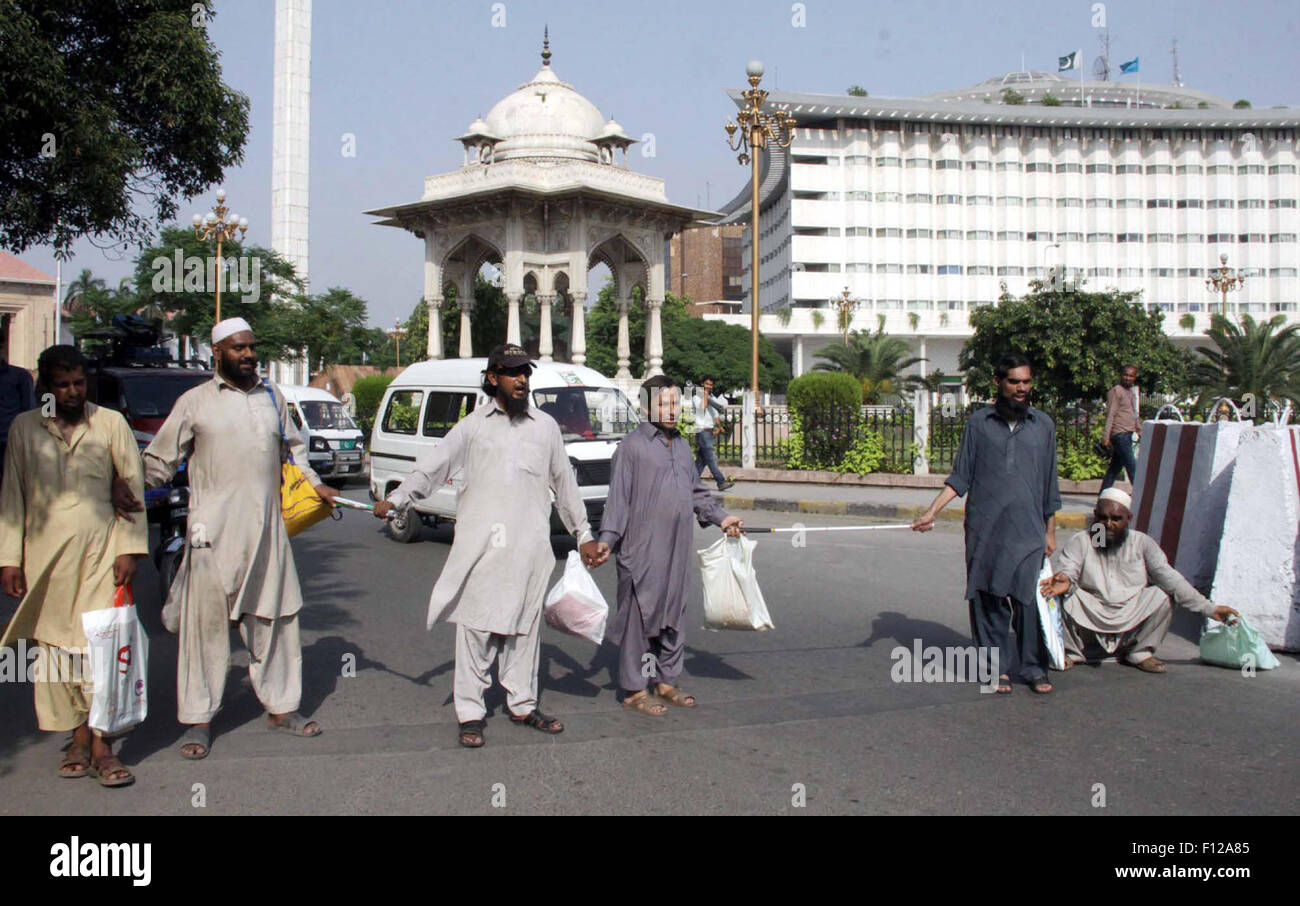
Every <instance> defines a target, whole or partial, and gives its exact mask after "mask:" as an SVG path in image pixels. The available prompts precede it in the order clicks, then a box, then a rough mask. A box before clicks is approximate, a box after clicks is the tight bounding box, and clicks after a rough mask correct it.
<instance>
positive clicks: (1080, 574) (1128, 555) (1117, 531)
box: [1040, 488, 1237, 673]
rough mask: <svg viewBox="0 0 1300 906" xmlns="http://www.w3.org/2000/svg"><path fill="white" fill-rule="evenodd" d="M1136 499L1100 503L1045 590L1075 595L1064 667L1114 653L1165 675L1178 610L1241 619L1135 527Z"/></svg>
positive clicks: (1111, 494) (1111, 491)
mask: <svg viewBox="0 0 1300 906" xmlns="http://www.w3.org/2000/svg"><path fill="white" fill-rule="evenodd" d="M1131 506H1132V500H1131V499H1130V498H1129V495H1128V494H1126V493H1124V492H1123V491H1121V490H1120V489H1119V488H1107V489H1106V490H1104V491H1102V492H1101V496H1100V497H1099V498H1098V499H1097V507H1096V509H1095V510H1093V522H1092V528H1091V530H1090V531H1087V532H1079V533H1078V534H1077V535H1075V536H1074V537H1073V538H1071V539H1070V540H1069V541H1067V542H1065V544H1064V545H1063V546H1062V547H1061V558H1060V563H1061V569H1060V571H1059V572H1057V573H1055V574H1054V575H1053V576H1052V577H1051V578H1050V579H1044V580H1043V581H1042V582H1041V583H1040V588H1041V590H1042V593H1043V595H1044V596H1045V597H1049V596H1054V595H1068V597H1067V598H1066V599H1065V607H1064V612H1063V614H1062V617H1063V620H1064V623H1065V669H1067V670H1068V669H1070V667H1072V666H1074V665H1075V664H1077V663H1079V662H1080V661H1084V660H1089V659H1099V658H1101V657H1103V656H1105V655H1114V656H1115V657H1116V658H1118V659H1119V660H1120V661H1122V662H1123V663H1126V664H1130V665H1131V666H1134V667H1137V668H1138V669H1139V670H1143V671H1145V672H1147V673H1164V672H1165V663H1164V661H1162V660H1160V659H1159V658H1158V657H1156V654H1155V652H1156V648H1158V647H1159V645H1160V643H1161V642H1162V641H1164V638H1165V635H1166V634H1167V633H1168V632H1169V623H1170V621H1171V620H1172V619H1173V614H1174V605H1175V604H1177V605H1178V606H1179V607H1186V608H1187V609H1188V610H1190V611H1192V612H1193V613H1198V614H1201V615H1202V616H1207V617H1213V618H1214V619H1216V620H1218V621H1219V622H1221V623H1226V622H1229V621H1230V620H1232V619H1234V618H1235V617H1236V616H1237V611H1235V610H1233V609H1232V608H1231V607H1225V606H1222V605H1220V606H1217V607H1216V606H1215V605H1214V604H1212V603H1210V601H1209V600H1208V599H1207V598H1206V597H1205V596H1204V595H1202V594H1201V593H1200V592H1198V591H1197V590H1196V589H1195V588H1193V587H1192V584H1191V583H1190V582H1188V581H1187V580H1186V579H1184V578H1183V577H1182V575H1181V574H1180V573H1179V572H1178V571H1177V570H1176V569H1174V568H1173V567H1172V566H1170V565H1169V559H1168V558H1167V557H1166V556H1165V552H1164V551H1162V550H1161V549H1160V545H1159V544H1157V543H1156V540H1155V539H1154V538H1152V537H1151V536H1150V535H1147V534H1144V533H1142V532H1139V531H1137V530H1136V529H1130V528H1129V522H1130V521H1131V520H1132V518H1133V514H1132V512H1130V507H1131Z"/></svg>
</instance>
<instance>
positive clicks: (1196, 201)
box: [1178, 198, 1205, 209]
mask: <svg viewBox="0 0 1300 906" xmlns="http://www.w3.org/2000/svg"><path fill="white" fill-rule="evenodd" d="M1178 207H1179V209H1184V208H1203V207H1205V200H1204V199H1201V198H1180V199H1178Z"/></svg>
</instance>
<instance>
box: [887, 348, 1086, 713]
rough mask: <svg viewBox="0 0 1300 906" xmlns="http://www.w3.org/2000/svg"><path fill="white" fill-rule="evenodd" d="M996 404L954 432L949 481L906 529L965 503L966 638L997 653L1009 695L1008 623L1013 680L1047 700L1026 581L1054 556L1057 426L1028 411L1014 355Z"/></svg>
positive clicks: (1002, 372) (1028, 371) (1020, 359)
mask: <svg viewBox="0 0 1300 906" xmlns="http://www.w3.org/2000/svg"><path fill="white" fill-rule="evenodd" d="M994 377H995V379H996V381H997V388H998V396H997V401H996V403H995V404H994V405H993V406H990V407H988V408H985V409H981V410H979V411H978V412H975V413H974V414H973V415H972V416H971V417H970V420H969V421H968V422H967V423H966V430H965V431H964V432H963V433H962V438H961V447H960V448H959V449H958V451H957V458H956V460H954V462H953V467H952V474H951V475H949V476H948V479H947V481H946V483H945V485H944V489H943V490H942V491H941V492H939V496H938V497H936V498H935V500H934V502H933V503H932V504H930V508H929V509H928V510H926V511H925V513H923V514H922V515H921V516H919V517H917V519H916V520H915V521H914V522H913V523H912V528H913V529H914V530H916V531H921V532H924V531H929V530H930V529H931V528H933V527H934V520H935V518H936V517H937V516H938V513H939V511H940V510H942V509H943V508H944V507H945V506H947V505H948V503H950V502H951V501H952V500H953V499H954V498H956V497H961V496H963V495H966V494H968V493H969V496H968V497H967V500H966V599H967V601H969V602H970V603H969V606H970V620H971V635H972V636H974V638H975V644H976V645H978V646H979V647H980V648H981V649H984V650H990V651H991V650H992V649H997V651H998V657H999V661H998V663H999V664H1000V665H1001V669H1002V673H1001V675H999V677H998V687H997V691H998V692H1001V693H1009V692H1010V691H1011V689H1012V686H1011V678H1010V675H1009V673H1008V670H1009V665H1010V664H1011V663H1012V660H1013V652H1012V650H1011V644H1010V629H1011V627H1012V625H1013V624H1014V627H1015V631H1016V641H1017V648H1018V649H1019V650H1018V652H1016V654H1018V656H1019V662H1020V677H1021V679H1023V680H1024V681H1025V682H1026V683H1028V684H1029V686H1030V688H1032V689H1033V690H1034V691H1035V692H1038V693H1043V694H1045V693H1048V692H1051V691H1052V685H1051V683H1049V682H1048V681H1047V671H1046V669H1045V665H1046V664H1047V646H1046V644H1045V643H1044V641H1043V637H1042V633H1041V631H1040V627H1039V625H1038V606H1037V599H1036V597H1035V588H1034V586H1035V583H1036V582H1037V581H1038V575H1039V573H1040V572H1041V571H1042V568H1043V557H1044V554H1046V555H1048V556H1050V555H1051V554H1052V552H1053V551H1055V550H1056V511H1057V510H1059V509H1060V508H1061V492H1060V488H1059V486H1058V484H1057V477H1056V426H1055V425H1054V424H1052V420H1051V419H1050V418H1049V417H1048V416H1047V414H1046V413H1045V412H1041V411H1039V410H1038V409H1035V408H1033V407H1032V406H1030V405H1029V392H1030V390H1031V389H1032V387H1033V384H1034V379H1033V369H1032V368H1031V367H1030V364H1029V360H1028V359H1027V358H1025V357H1024V356H1023V355H1020V354H1018V353H1016V354H1010V355H1004V356H1003V357H1002V358H1001V359H1000V360H999V361H998V363H997V366H996V368H995V370H994Z"/></svg>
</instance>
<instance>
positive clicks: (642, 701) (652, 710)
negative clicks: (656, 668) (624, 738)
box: [623, 689, 668, 717]
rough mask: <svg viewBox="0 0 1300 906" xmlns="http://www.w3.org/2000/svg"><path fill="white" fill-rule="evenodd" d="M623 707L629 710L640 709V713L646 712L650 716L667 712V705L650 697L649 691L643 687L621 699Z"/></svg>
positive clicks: (660, 715) (658, 715) (659, 715)
mask: <svg viewBox="0 0 1300 906" xmlns="http://www.w3.org/2000/svg"><path fill="white" fill-rule="evenodd" d="M623 707H624V708H627V709H628V710H629V711H640V712H641V713H642V714H648V715H649V716H651V717H663V716H664V715H665V714H667V713H668V708H667V706H665V705H664V704H663V703H661V702H657V701H655V700H654V699H653V698H651V697H650V693H649V692H646V691H645V690H644V689H642V690H641V691H640V692H638V693H636V694H635V695H629V696H628V697H627V698H625V699H623ZM656 709H658V710H656Z"/></svg>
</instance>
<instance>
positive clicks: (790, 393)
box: [785, 371, 862, 412]
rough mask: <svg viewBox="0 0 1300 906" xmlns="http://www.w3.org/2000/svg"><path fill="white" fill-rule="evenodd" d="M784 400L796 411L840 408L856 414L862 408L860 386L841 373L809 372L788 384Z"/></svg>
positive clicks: (853, 379) (849, 376)
mask: <svg viewBox="0 0 1300 906" xmlns="http://www.w3.org/2000/svg"><path fill="white" fill-rule="evenodd" d="M785 398H786V402H787V403H788V404H789V406H790V408H791V409H794V410H796V411H798V410H800V409H807V408H809V407H812V406H818V407H824V406H842V407H844V408H845V409H850V410H852V411H854V412H856V411H858V410H859V409H861V408H862V385H861V384H860V383H858V380H857V379H856V378H855V377H853V376H852V375H850V374H846V373H844V372H842V371H810V372H809V373H808V374H805V375H804V376H803V377H797V378H795V379H794V380H793V381H791V382H790V386H789V387H788V388H786V391H785Z"/></svg>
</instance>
